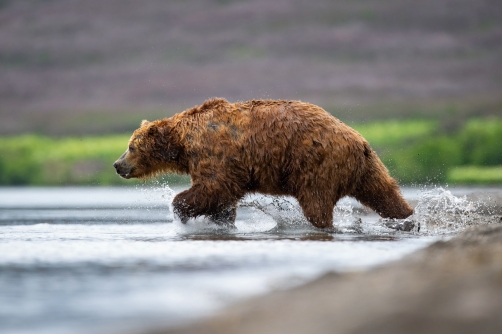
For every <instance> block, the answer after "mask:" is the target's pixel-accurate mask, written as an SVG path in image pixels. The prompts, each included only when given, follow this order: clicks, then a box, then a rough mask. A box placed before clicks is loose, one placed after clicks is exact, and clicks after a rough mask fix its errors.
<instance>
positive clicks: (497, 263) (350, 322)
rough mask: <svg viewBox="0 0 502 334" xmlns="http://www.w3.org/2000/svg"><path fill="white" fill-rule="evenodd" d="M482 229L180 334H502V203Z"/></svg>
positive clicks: (177, 332)
mask: <svg viewBox="0 0 502 334" xmlns="http://www.w3.org/2000/svg"><path fill="white" fill-rule="evenodd" d="M494 200H495V201H496V202H497V205H496V206H494V207H493V208H492V210H491V212H489V213H488V214H480V215H479V218H478V220H479V222H480V225H477V226H472V227H469V228H468V229H466V230H464V231H463V232H461V233H460V234H458V235H457V236H455V237H454V238H452V239H450V240H448V241H439V242H436V243H434V244H432V245H431V246H429V247H428V248H426V249H424V250H421V251H418V252H417V253H415V254H413V255H411V256H408V257H405V258H404V259H402V260H400V261H397V262H394V263H391V264H388V265H385V266H382V267H379V268H377V269H373V270H370V271H366V272H353V273H345V274H338V273H331V274H327V275H325V276H323V277H322V278H320V279H318V280H316V281H314V282H312V283H309V284H307V285H304V286H302V287H299V288H296V289H292V290H287V291H278V292H274V293H272V294H269V295H267V296H263V297H259V298H255V299H253V300H249V301H247V302H243V303H241V304H238V305H234V306H232V307H231V308H227V309H226V310H223V311H222V312H220V313H219V314H218V315H216V316H214V317H212V318H209V319H206V320H203V321H200V322H197V323H194V324H191V325H188V326H186V327H182V328H176V329H167V330H158V331H152V332H149V334H160V333H164V334H181V333H260V334H266V333H289V334H294V333H310V334H313V333H372V334H374V333H386V334H392V333H411V334H413V333H456V334H458V333H500V332H501V331H502V216H501V214H500V212H501V211H500V208H501V201H500V198H496V199H493V197H492V203H493V201H494Z"/></svg>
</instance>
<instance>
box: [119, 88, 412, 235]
mask: <svg viewBox="0 0 502 334" xmlns="http://www.w3.org/2000/svg"><path fill="white" fill-rule="evenodd" d="M129 146H130V147H131V148H132V152H130V150H128V151H127V152H126V153H124V155H123V156H122V157H121V159H119V160H118V161H117V162H120V163H121V164H122V165H123V166H125V167H124V169H125V170H127V171H129V170H131V171H132V172H131V173H130V174H129V175H128V178H129V177H140V178H141V177H142V178H145V177H149V176H152V175H156V174H159V173H181V174H189V175H190V176H191V178H192V186H191V188H190V189H188V190H186V191H183V192H181V193H179V194H178V195H177V196H176V197H175V198H174V201H173V205H174V208H175V211H176V213H177V214H178V215H179V216H180V217H181V219H182V221H186V220H187V219H188V218H190V217H197V216H201V215H206V216H210V217H212V218H215V219H218V218H222V219H228V220H230V221H232V222H233V220H234V219H235V207H236V206H237V203H238V201H239V200H240V199H241V198H242V197H243V196H244V195H245V194H246V193H251V192H259V193H263V194H270V195H290V196H294V197H295V198H297V200H298V202H299V204H300V206H301V207H302V209H303V213H304V214H305V216H306V218H307V219H308V220H309V221H310V222H311V223H312V224H313V225H314V226H317V227H320V228H325V227H331V226H333V209H334V206H335V204H336V203H337V201H338V200H339V199H340V198H342V197H344V196H352V197H355V198H356V199H357V200H359V201H360V202H361V203H362V204H364V205H366V206H368V207H370V208H371V209H373V210H375V211H376V212H377V213H378V214H380V215H381V216H382V217H388V218H405V217H408V216H409V215H411V214H412V213H413V210H412V209H411V207H410V206H409V205H408V203H407V202H406V201H405V200H404V198H403V197H402V196H401V193H400V190H399V187H398V185H397V183H396V181H395V180H394V179H393V178H392V177H390V176H389V174H388V171H387V169H386V168H385V166H384V165H383V164H382V162H381V161H380V159H379V158H378V156H377V155H376V153H375V152H374V151H373V150H372V149H371V147H370V145H369V144H368V142H367V141H366V140H365V139H364V138H363V137H362V136H361V135H360V134H359V133H357V132H356V131H355V130H353V129H352V128H350V127H348V126H347V125H345V124H344V123H342V122H341V121H340V120H338V119H336V118H335V117H333V116H331V115H330V114H328V113H327V112H326V111H324V110H323V109H322V108H320V107H318V106H315V105H312V104H308V103H303V102H300V101H273V100H254V101H247V102H237V103H229V102H227V101H226V100H225V99H217V98H215V99H210V100H207V101H205V102H204V103H203V104H202V105H201V106H198V107H194V108H192V109H189V110H186V111H184V112H182V113H180V114H176V115H174V116H173V117H171V118H166V119H163V120H158V121H154V122H146V121H145V122H144V123H143V124H142V126H141V127H140V128H139V129H138V130H136V131H135V132H134V134H133V136H132V137H131V140H130V142H129ZM122 165H121V166H122ZM127 168H130V169H127ZM117 171H119V169H117ZM222 213H223V214H222Z"/></svg>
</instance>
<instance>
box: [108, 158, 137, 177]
mask: <svg viewBox="0 0 502 334" xmlns="http://www.w3.org/2000/svg"><path fill="white" fill-rule="evenodd" d="M113 167H114V168H115V170H116V171H117V174H119V175H120V176H121V177H123V178H124V179H129V178H130V176H131V174H132V172H133V170H134V168H131V167H130V166H128V165H127V164H124V163H123V161H120V159H119V160H117V161H115V162H114V163H113Z"/></svg>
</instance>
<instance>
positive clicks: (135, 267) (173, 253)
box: [0, 186, 463, 334]
mask: <svg viewBox="0 0 502 334" xmlns="http://www.w3.org/2000/svg"><path fill="white" fill-rule="evenodd" d="M179 191H180V189H176V188H175V189H174V190H171V189H170V188H169V187H167V186H157V187H147V186H142V187H138V188H98V187H96V188H0V332H1V333H13V334H19V333H51V334H57V333H119V332H124V331H126V332H134V331H136V330H143V329H148V328H156V327H160V326H162V327H166V326H176V325H179V324H182V323H184V322H187V321H190V320H193V319H197V318H200V317H203V316H207V315H210V314H211V313H214V312H215V311H217V310H219V309H221V308H223V307H225V306H228V305H230V304H231V303H235V302H238V301H239V300H242V299H244V298H246V297H250V296H256V295H259V294H263V293H267V292H269V291H271V290H274V289H286V288H290V287H293V286H295V285H298V284H302V283H305V282H308V281H310V280H312V279H314V278H316V277H319V276H320V275H322V274H324V273H326V272H329V271H349V270H364V269H368V268H371V267H373V266H377V265H380V264H383V263H386V262H388V261H392V260H396V259H399V258H401V257H403V256H404V255H406V254H409V253H411V252H413V251H415V250H417V249H419V248H423V247H425V246H427V245H428V244H430V243H431V242H433V241H434V240H437V239H438V238H441V236H438V235H437V234H434V233H423V231H422V232H418V230H417V228H415V229H414V230H412V231H410V232H402V231H394V230H392V229H389V228H388V227H386V226H384V224H383V222H382V221H381V220H380V219H379V217H378V216H376V215H375V214H371V213H369V214H368V213H367V212H365V211H364V210H362V208H361V206H360V205H359V204H358V203H357V202H355V201H353V200H350V199H344V200H342V201H341V202H340V203H339V205H338V206H337V208H336V209H335V217H336V218H335V224H336V226H337V231H330V232H324V231H320V230H317V229H315V228H313V227H311V226H309V224H307V223H306V222H305V220H304V218H303V217H302V215H301V212H300V211H299V209H298V206H297V204H296V203H295V201H294V200H291V199H277V198H272V197H263V196H254V197H249V198H247V199H246V200H245V201H244V202H243V205H242V206H241V207H239V209H238V214H237V222H236V228H233V229H229V228H221V227H218V226H214V225H211V224H210V223H208V222H207V221H206V220H204V219H198V220H196V221H191V222H189V223H188V224H187V225H183V224H181V223H180V222H179V221H177V220H176V219H175V218H174V217H173V215H172V213H171V211H170V209H169V205H168V203H169V202H170V201H171V200H172V197H173V196H174V194H175V193H177V192H179ZM403 193H404V195H405V197H406V198H407V199H409V200H419V198H420V196H421V195H420V190H418V189H411V188H410V189H404V190H403ZM448 196H450V197H451V196H453V195H451V193H450V194H449V195H448ZM451 198H456V197H451ZM462 205H463V204H462Z"/></svg>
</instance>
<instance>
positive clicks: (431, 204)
mask: <svg viewBox="0 0 502 334" xmlns="http://www.w3.org/2000/svg"><path fill="white" fill-rule="evenodd" d="M481 205H482V203H480V202H475V201H470V200H468V199H467V196H461V197H458V196H455V195H453V194H452V193H451V191H449V190H447V189H445V188H442V187H436V188H433V189H428V190H423V191H422V192H421V194H420V197H419V200H418V204H417V206H416V207H415V212H414V214H413V216H412V217H411V218H412V220H414V221H415V222H417V223H418V224H420V226H421V227H422V228H423V229H426V230H427V231H428V232H431V233H442V232H454V231H458V230H461V229H463V228H465V227H467V226H469V225H473V224H475V219H474V216H476V212H477V211H478V209H479V208H480V206H481Z"/></svg>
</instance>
